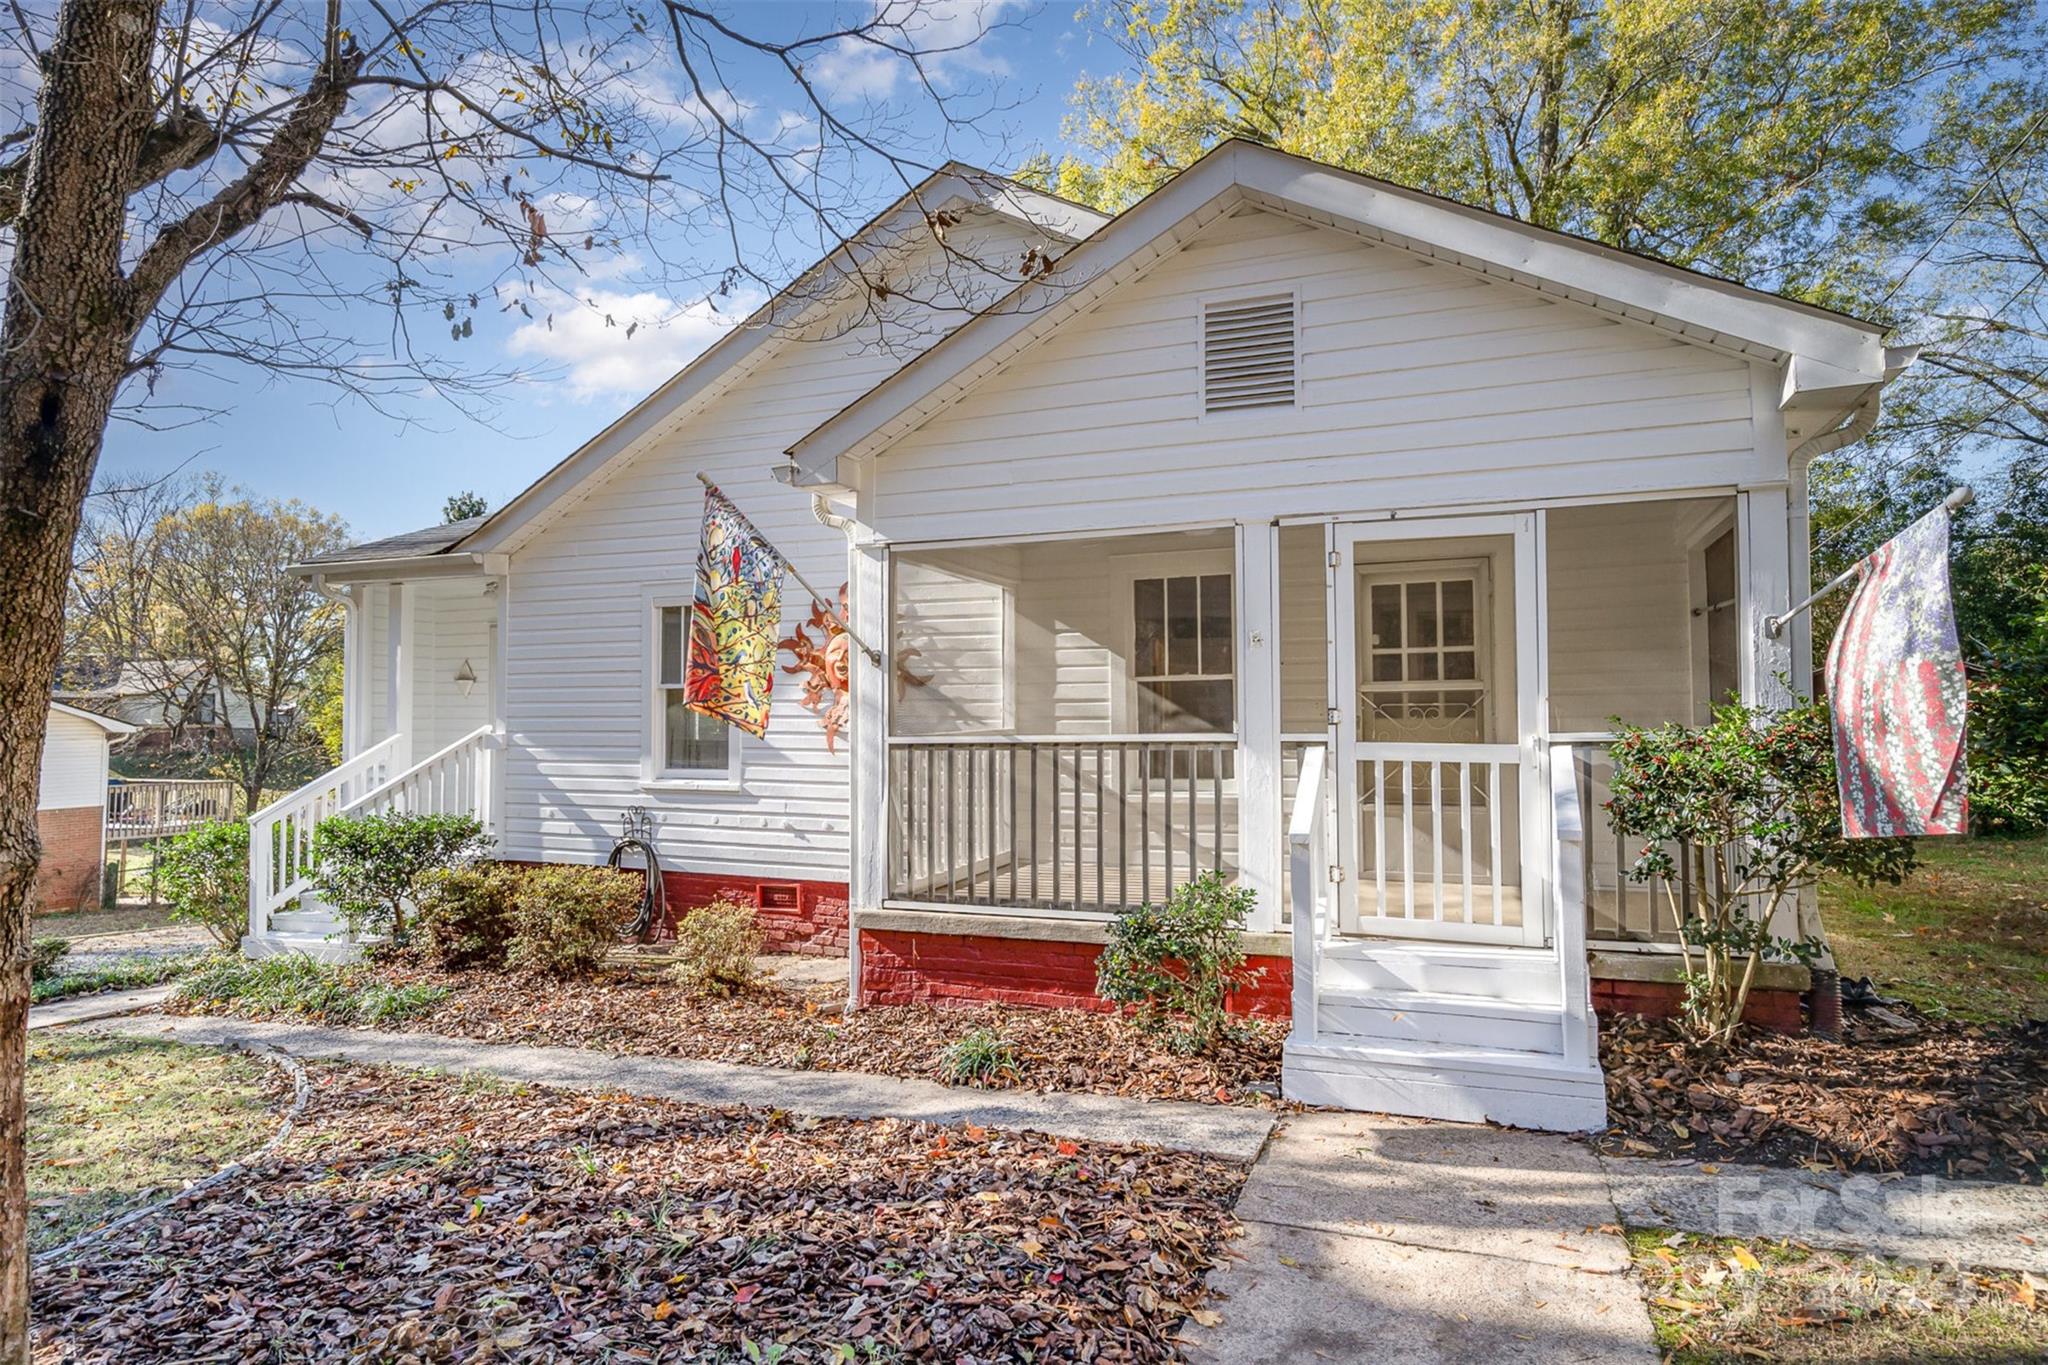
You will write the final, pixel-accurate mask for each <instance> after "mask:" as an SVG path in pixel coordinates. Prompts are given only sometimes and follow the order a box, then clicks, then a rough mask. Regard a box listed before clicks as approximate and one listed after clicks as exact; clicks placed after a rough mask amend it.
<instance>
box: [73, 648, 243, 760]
mask: <svg viewBox="0 0 2048 1365" xmlns="http://www.w3.org/2000/svg"><path fill="white" fill-rule="evenodd" d="M56 695H57V698H58V699H59V700H60V701H64V702H67V703H69V704H70V705H73V706H77V707H81V708H83V709H85V710H88V711H96V712H98V713H99V714H101V715H103V716H111V717H113V718H114V719H116V720H119V721H123V722H125V723H126V724H129V725H132V726H134V727H136V729H138V730H139V731H141V732H142V734H141V736H140V737H139V738H138V739H137V740H136V744H137V746H138V747H140V748H155V747H158V746H161V745H165V744H168V743H170V742H171V741H172V738H173V736H174V734H175V735H176V736H178V737H179V738H181V739H182V740H183V741H184V742H186V743H193V744H198V743H214V744H232V743H236V742H239V741H245V740H248V739H250V738H252V737H253V736H254V735H255V733H256V712H255V708H254V707H252V706H251V705H250V704H249V699H248V698H247V697H244V696H243V695H241V694H240V693H239V692H236V691H235V690H234V689H232V688H230V687H228V686H226V685H225V684H223V683H221V682H219V681H218V680H217V679H214V678H212V677H210V676H208V673H207V667H206V663H205V661H204V660H200V659H126V660H122V661H119V662H102V661H87V662H80V663H67V664H66V665H65V668H64V673H63V676H62V679H61V681H60V684H59V686H58V688H57V692H56ZM181 723H182V724H181Z"/></svg>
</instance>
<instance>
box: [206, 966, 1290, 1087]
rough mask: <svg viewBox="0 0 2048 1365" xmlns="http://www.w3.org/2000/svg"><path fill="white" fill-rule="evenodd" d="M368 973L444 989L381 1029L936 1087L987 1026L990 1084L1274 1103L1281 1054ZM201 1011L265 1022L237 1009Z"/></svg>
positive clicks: (936, 1012)
mask: <svg viewBox="0 0 2048 1365" xmlns="http://www.w3.org/2000/svg"><path fill="white" fill-rule="evenodd" d="M374 970H375V972H376V973H377V975H378V977H379V979H381V980H384V981H387V982H388V983H389V984H391V985H394V986H402V985H416V986H424V987H433V988H439V989H443V990H446V991H447V992H448V994H447V995H446V997H445V998H443V999H442V1000H440V1001H439V1003H437V1004H436V1005H435V1006H434V1007H433V1008H432V1009H430V1010H429V1011H427V1012H426V1013H424V1014H421V1015H419V1016H417V1017H413V1018H408V1019H405V1020H403V1021H393V1022H391V1023H388V1024H386V1025H383V1027H387V1028H393V1029H401V1030H406V1031H410V1032H423V1033H438V1034H444V1035H451V1036H455V1037H462V1038H474V1039H478V1040H481V1041H484V1042H494V1043H504V1042H517V1043H524V1044H529V1045H535V1044H537V1045H554V1046H562V1047H589V1048H601V1049H604V1050H606V1051H611V1052H625V1053H633V1054H638V1055H642V1056H655V1057H682V1058H689V1059H692V1060H703V1061H725V1062H738V1063H744V1064H747V1065H751V1066H779V1067H788V1068H791V1069H795V1070H815V1071H866V1072H872V1073H875V1074H879V1075H886V1076H912V1077H921V1078H928V1079H933V1080H944V1079H945V1076H944V1074H943V1070H942V1067H941V1062H940V1058H941V1054H942V1053H944V1051H945V1050H946V1048H947V1046H948V1045H949V1044H951V1043H953V1042H955V1041H957V1040H958V1039H959V1038H960V1037H961V1036H962V1035H963V1034H966V1033H968V1032H970V1031H972V1030H975V1029H979V1028H986V1029H989V1030H991V1031H993V1032H994V1033H996V1034H997V1035H999V1036H1001V1037H1002V1038H1004V1039H1005V1040H1006V1041H1008V1042H1009V1043H1010V1044H1011V1046H1012V1048H1013V1049H1014V1051H1015V1053H1016V1057H1017V1063H1018V1064H1017V1068H1016V1071H1015V1072H1014V1073H1005V1074H1003V1075H1002V1076H999V1077H996V1078H993V1079H992V1080H991V1081H990V1082H989V1083H988V1084H989V1085H990V1087H991V1088H1009V1087H1018V1088H1023V1089H1034V1090H1084V1091H1093V1092H1097V1093H1101V1094H1111V1095H1128V1096H1134V1097H1141V1098H1147V1099H1175V1100H1190V1101H1195V1102H1198V1103H1203V1104H1233V1105H1249V1106H1255V1107H1261V1108H1278V1107H1282V1106H1281V1104H1280V1101H1279V1099H1278V1096H1279V1093H1280V1046H1281V1043H1282V1041H1283V1040H1284V1039H1285V1037H1286V1026H1285V1024H1284V1023H1282V1022H1276V1021H1272V1020H1251V1021H1247V1036H1246V1037H1245V1038H1244V1039H1243V1040H1241V1041H1237V1042H1232V1043H1227V1044H1225V1045H1223V1046H1222V1047H1221V1048H1220V1050H1219V1051H1218V1052H1217V1053H1216V1055H1214V1056H1204V1057H1185V1056H1181V1055H1179V1054H1177V1053H1174V1052H1171V1051H1169V1050H1168V1049H1166V1048H1165V1047H1163V1046H1158V1045H1157V1040H1156V1039H1155V1038H1154V1037H1153V1036H1152V1035H1149V1034H1147V1033H1145V1032H1144V1031H1142V1030H1140V1029H1138V1028H1136V1027H1135V1026H1133V1025H1131V1024H1130V1023H1128V1022H1127V1021H1125V1020H1122V1019H1119V1018H1117V1017H1116V1016H1113V1015H1108V1014H1098V1013H1091V1012H1089V1011H1086V1010H1032V1009H1017V1008H1010V1007H1006V1006H1001V1005H971V1006H947V1007H943V1008H942V1007H938V1006H932V1005H888V1006H871V1007H869V1008H867V1009H862V1010H858V1011H856V1012H854V1013H851V1014H848V1013H845V1012H844V1010H843V1003H844V998H845V988H844V987H843V986H837V985H813V986H807V987H792V986H785V985H782V984H780V983H777V982H772V981H771V982H768V983H766V984H764V985H762V986H760V987H757V988H755V989H752V990H748V991H743V992H740V993H739V994H736V995H734V996H731V997H709V998H707V997H702V996H698V995H695V994H693V993H692V992H690V991H688V990H686V989H684V988H683V987H681V986H678V985H675V984H673V983H671V982H669V981H667V980H664V979H662V978H660V977H657V976H652V975H647V974H643V973H639V972H635V971H633V970H631V969H629V968H627V967H620V966H614V967H612V968H610V969H608V970H607V972H606V973H605V974H604V975H603V976H600V977H598V978H596V979H593V980H586V981H578V982H577V983H576V984H575V986H574V987H573V988H572V989H568V990H564V989H563V988H562V986H561V985H560V983H557V982H552V981H544V980H543V981H536V980H533V979H531V978H528V977H524V976H521V975H518V974H516V973H505V972H439V971H431V970H428V969H426V968H422V967H416V966H409V965H404V964H391V965H384V966H380V967H377V968H375V969H374ZM167 1008H169V1009H171V1010H173V1011H178V1010H181V1009H184V1008H185V1007H184V1006H183V1005H181V1004H178V1003H173V1004H171V1005H169V1006H167ZM208 1009H209V1011H210V1012H223V1011H226V1012H232V1013H236V1014H239V1015H242V1016H243V1017H249V1018H266V1017H272V1016H269V1015H266V1014H265V1013H264V1012H262V1011H260V1010H251V1009H249V1008H248V1007H246V1006H245V1005H239V1004H238V1005H237V1006H236V1007H235V1008H233V1009H232V1010H227V1007H226V1006H225V1005H224V1004H216V1005H213V1006H209V1007H208ZM195 1012H197V1011H195Z"/></svg>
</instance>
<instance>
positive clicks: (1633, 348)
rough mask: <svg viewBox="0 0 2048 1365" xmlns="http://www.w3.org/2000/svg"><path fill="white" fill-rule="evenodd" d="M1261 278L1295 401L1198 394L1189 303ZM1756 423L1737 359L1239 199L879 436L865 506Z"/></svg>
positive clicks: (1031, 502) (1162, 495)
mask: <svg viewBox="0 0 2048 1365" xmlns="http://www.w3.org/2000/svg"><path fill="white" fill-rule="evenodd" d="M1280 289H1291V290H1295V291H1297V292H1298V294H1299V297H1300V300H1301V304H1300V327H1301V345H1300V355H1299V370H1300V389H1299V394H1298V404H1297V406H1296V407H1293V408H1278V409H1261V410H1257V411H1252V412H1245V413H1226V414H1206V415H1205V414H1203V413H1202V411H1201V397H1200V374H1199V364H1198V361H1199V352H1200V343H1199V338H1200V308H1201V305H1202V303H1203V302H1205V301H1213V300H1214V299H1216V298H1218V297H1229V296H1230V295H1231V294H1232V293H1234V292H1238V291H1242V293H1243V294H1244V295H1245V296H1247V297H1250V296H1256V295H1260V294H1270V293H1272V292H1274V291H1275V290H1280ZM1757 446H1758V443H1757V441H1756V433H1755V430H1754V423H1753V419H1752V375H1751V370H1750V367H1749V365H1748V364H1746V363H1745V362H1743V361H1740V360H1736V359H1733V358H1730V357H1728V356H1725V355H1723V354H1720V353H1717V352H1713V351H1708V350H1706V349H1704V348H1700V347H1695V346H1692V345H1689V344H1687V343H1685V342H1682V341H1678V340H1675V339H1673V338H1671V337H1670V336H1668V335H1666V334H1663V333H1659V332H1655V331H1652V330H1650V329H1649V328H1647V327H1641V326H1637V325H1635V324H1633V323H1628V322H1624V321H1619V320H1616V319H1614V318H1612V317H1610V316H1608V315H1605V314H1600V313H1596V312H1594V311H1592V310H1590V309H1587V308H1583V307H1580V306H1578V305H1575V304H1571V303H1568V302H1560V301H1556V300H1552V299H1549V298H1545V297H1541V296H1538V295H1536V294H1534V293H1532V292H1530V291H1528V290H1525V289H1521V288H1518V287H1516V286H1513V285H1510V284H1505V283H1498V282H1494V281H1489V280H1484V279H1480V278H1478V277H1476V276H1473V275H1471V274H1469V273H1467V272H1465V271H1462V270H1459V269H1457V268H1455V267H1452V266H1448V265H1443V264H1438V263H1432V262H1427V261H1423V260H1421V259H1419V258H1417V257H1415V256H1413V255H1411V254H1409V253H1406V252H1402V251H1399V250H1397V249H1395V248H1392V247H1385V246H1373V245H1367V244H1364V243H1361V242H1359V241H1358V240H1357V239H1355V238H1353V237H1351V236H1349V235H1348V234H1345V233H1342V232H1339V231H1336V230H1334V229H1324V228H1309V227H1304V226H1302V225H1301V224H1299V223H1296V222H1294V221H1292V220H1289V219H1285V218H1281V217H1278V216H1275V215H1271V214H1259V213H1254V214H1251V215H1248V216H1246V217H1242V218H1236V219H1229V220H1224V221H1223V222H1221V223H1219V224H1216V225H1212V227H1211V228H1209V229H1208V230H1207V231H1206V232H1205V233H1204V234H1203V235H1201V236H1199V237H1197V238H1196V239H1195V240H1194V242H1193V243H1192V244H1191V245H1189V246H1188V247H1186V248H1184V249H1182V250H1181V251H1179V252H1178V253H1176V254H1175V255H1174V256H1172V257H1171V258H1169V259H1167V260H1165V261H1163V262H1161V263H1160V264H1158V265H1157V266H1155V267H1154V268H1153V269H1152V270H1151V271H1150V272H1149V273H1148V274H1147V275H1146V276H1145V277H1143V278H1142V279H1140V280H1138V281H1136V282H1134V283H1131V284H1129V285H1126V286H1124V287H1122V288H1120V289H1118V290H1115V291H1113V292H1111V293H1110V294H1109V295H1107V296H1106V297H1105V298H1104V299H1103V300H1102V301H1101V302H1100V303H1098V304H1096V305H1095V306H1094V307H1093V308H1092V309H1091V310H1089V311H1087V312H1085V313H1083V314H1081V315H1079V316H1077V317H1075V318H1073V319H1071V320H1070V321H1069V322H1068V324H1067V325H1066V326H1065V327H1064V328H1063V329H1062V330H1061V331H1059V332H1058V333H1057V334H1055V335H1054V336H1052V337H1051V338H1049V339H1048V340H1047V341H1045V342H1044V343H1042V344H1040V345H1039V346H1037V347H1035V348H1033V349H1032V350H1030V351H1028V352H1026V353H1025V354H1024V355H1023V356H1021V357H1019V358H1018V359H1017V360H1015V361H1013V362H1012V363H1011V364H1010V365H1008V366H1007V367H1006V368H1005V369H1004V370H1003V371H1002V372H1001V373H1000V374H998V375H997V376H995V377H994V378H992V379H990V380H987V381H985V382H983V383H982V384H981V385H980V386H979V387H978V388H977V389H975V390H974V391H973V392H971V393H969V394H967V395H966V396H965V397H963V398H962V399H961V400H960V401H959V402H958V403H956V404H955V405H954V406H953V407H951V408H950V409H948V410H947V411H945V412H943V413H941V414H939V415H938V416H937V417H935V418H933V419H932V420H930V421H929V422H927V423H926V424H924V425H923V426H922V427H921V428H919V429H918V430H915V431H913V432H911V433H909V434H907V435H906V436H904V437H903V438H901V439H899V440H898V441H897V442H895V443H894V444H893V445H892V446H891V447H889V448H888V449H887V450H885V451H884V452H883V453H882V454H880V455H879V456H878V457H876V460H875V469H874V478H873V493H872V495H871V497H870V498H869V500H868V504H867V507H868V511H869V514H870V515H871V516H872V517H873V519H874V520H875V521H876V523H877V524H878V525H879V526H880V527H881V529H882V530H883V531H884V532H885V533H886V534H889V535H892V536H918V537H934V536H944V535H954V534H958V535H988V534H1004V533H1011V532H1030V531H1041V530H1049V529H1053V528H1056V527H1067V528H1095V527H1113V526H1134V525H1145V524H1158V523H1159V522H1161V521H1181V520H1198V519H1211V518H1213V519H1219V520H1226V519H1231V518H1241V517H1248V516H1251V517H1255V516H1261V515H1289V514H1300V513H1303V512H1318V511H1325V512H1342V511H1347V510H1356V511H1361V512H1365V511H1373V510H1379V509H1385V508H1390V507H1420V506H1435V505H1447V504H1456V503H1459V502H1478V501H1490V500H1499V499H1501V498H1505V497H1515V496H1529V497H1562V496H1572V495H1587V496H1599V495H1603V494H1612V493H1616V492H1621V491H1630V492H1634V491H1649V490H1654V489H1684V488H1697V487H1706V486H1715V485H1721V484H1731V483H1734V482H1736V481H1737V480H1739V479H1744V478H1751V477H1757V476H1759V475H1760V474H1765V473H1767V471H1763V470H1762V469H1761V467H1760V460H1759V457H1758V455H1757ZM1781 472H1782V462H1781Z"/></svg>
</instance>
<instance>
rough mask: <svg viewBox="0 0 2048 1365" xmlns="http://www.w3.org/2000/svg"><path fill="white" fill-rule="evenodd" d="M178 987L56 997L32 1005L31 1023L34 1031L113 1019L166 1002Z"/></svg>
mask: <svg viewBox="0 0 2048 1365" xmlns="http://www.w3.org/2000/svg"><path fill="white" fill-rule="evenodd" d="M176 989H177V986H176V984H175V983H172V984H167V985H162V986H141V987H138V988H137V989H135V990H132V991H106V992H103V993H101V994H99V995H74V996H72V997H71V998H70V999H69V1000H52V1001H51V1002H50V1003H49V1004H47V1005H31V1006H29V1010H28V1026H29V1029H30V1031H31V1032H33V1031H34V1030H36V1029H39V1028H58V1027H61V1026H62V1025H65V1024H81V1023H84V1022H85V1021H87V1020H89V1019H111V1018H113V1017H114V1016H116V1015H121V1014H133V1013H134V1012H135V1011H137V1010H144V1009H148V1008H149V1007H150V1006H152V1005H158V1004H161V1003H163V1001H164V1000H165V999H167V998H168V997H169V996H170V993H171V992H172V991H174V990H176Z"/></svg>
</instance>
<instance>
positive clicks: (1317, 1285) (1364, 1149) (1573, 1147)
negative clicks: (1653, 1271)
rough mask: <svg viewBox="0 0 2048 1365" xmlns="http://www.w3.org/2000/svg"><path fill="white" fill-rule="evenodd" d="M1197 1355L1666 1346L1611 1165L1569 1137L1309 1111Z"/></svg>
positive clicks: (1583, 1352) (1539, 1351) (1501, 1353)
mask: <svg viewBox="0 0 2048 1365" xmlns="http://www.w3.org/2000/svg"><path fill="white" fill-rule="evenodd" d="M1237 1213H1238V1217H1239V1218H1241V1219H1242V1220H1243V1221H1244V1224H1245V1235H1244V1239H1243V1240H1242V1241H1241V1242H1240V1243H1239V1244H1238V1253H1239V1255H1240V1257H1241V1259H1237V1260H1234V1261H1232V1262H1230V1263H1228V1264H1226V1265H1224V1266H1222V1267H1221V1268H1219V1269H1218V1270H1216V1271H1215V1272H1213V1273H1212V1274H1211V1275H1210V1277H1209V1287H1210V1288H1211V1289H1212V1290H1213V1291H1215V1293H1216V1295H1217V1301H1214V1302H1212V1304H1211V1307H1213V1308H1214V1309H1215V1310H1216V1311H1217V1312H1218V1313H1220V1314H1221V1321H1220V1322H1218V1323H1217V1324H1215V1325H1214V1326H1212V1327H1207V1328H1204V1327H1199V1326H1194V1325H1190V1327H1189V1328H1188V1329H1187V1332H1186V1334H1185V1337H1186V1339H1187V1340H1188V1342H1189V1346H1188V1357H1189V1359H1190V1360H1194V1361H1201V1362H1214V1363H1215V1365H1282V1362H1285V1363H1286V1365H1299V1363H1300V1362H1307V1361H1317V1360H1327V1361H1358V1360H1371V1361H1374V1362H1381V1363H1390V1362H1427V1361H1454V1362H1459V1363H1460V1365H1463V1363H1464V1362H1470V1361H1530V1362H1536V1361H1546V1362H1547V1361H1601V1362H1605V1361H1630V1362H1639V1361H1640V1362H1647V1361H1653V1360H1655V1359H1656V1352H1655V1350H1654V1349H1653V1348H1652V1345H1651V1330H1650V1320H1649V1315H1648V1312H1647V1311H1646V1310H1645V1308H1644V1306H1643V1300H1642V1296H1641V1293H1640V1291H1639V1289H1638V1287H1637V1284H1636V1281H1635V1279H1634V1278H1633V1276H1632V1275H1631V1273H1630V1271H1629V1255H1628V1247H1627V1245H1626V1244H1625V1243H1624V1242H1623V1241H1622V1239H1621V1236H1620V1234H1619V1231H1618V1229H1617V1228H1616V1226H1615V1223H1616V1218H1615V1210H1614V1203H1613V1201H1612V1199H1610V1198H1609V1196H1608V1192H1607V1183H1606V1178H1605V1176H1604V1175H1603V1173H1602V1171H1601V1169H1600V1166H1599V1163H1598V1161H1597V1160H1596V1159H1595V1158H1594V1155H1593V1153H1592V1152H1591V1151H1590V1150H1588V1149H1587V1148H1586V1147H1585V1146H1584V1145H1583V1144H1580V1143H1576V1142H1573V1141H1571V1140H1569V1139H1567V1138H1562V1137H1555V1136H1551V1135H1547V1134H1541V1133H1525V1132H1519V1131H1515V1130H1510V1129H1499V1128H1485V1127H1477V1126H1472V1125H1466V1124H1451V1123H1424V1122H1421V1121H1418V1120H1413V1119H1398V1118H1388V1117H1384V1116H1379V1115H1370V1114H1334V1113H1316V1114H1301V1115H1296V1116H1294V1117H1292V1118H1289V1119H1288V1120H1287V1121H1286V1122H1285V1123H1284V1124H1283V1125H1282V1127H1281V1128H1280V1129H1279V1131H1278V1132H1276V1133H1275V1134H1274V1137H1273V1140H1272V1142H1271V1143H1270V1144H1269V1145H1268V1147H1267V1149H1266V1154H1265V1156H1264V1157H1263V1158H1261V1160H1260V1161H1259V1164H1258V1165H1257V1166H1255V1167H1254V1168H1253V1169H1252V1173H1251V1178H1250V1180H1249V1181H1247V1182H1246V1184H1245V1188H1244V1194H1243V1195H1242V1196H1241V1197H1240V1198H1239V1200H1238V1205H1237Z"/></svg>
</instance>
